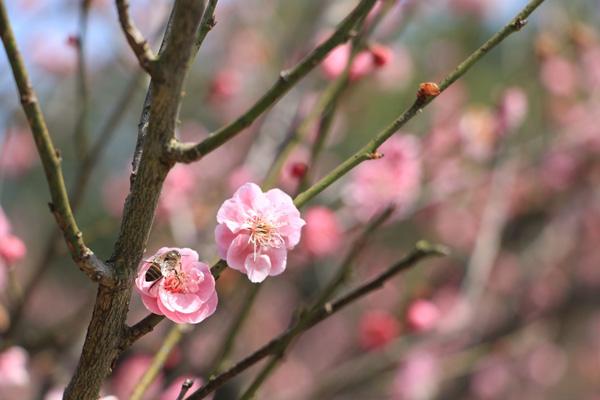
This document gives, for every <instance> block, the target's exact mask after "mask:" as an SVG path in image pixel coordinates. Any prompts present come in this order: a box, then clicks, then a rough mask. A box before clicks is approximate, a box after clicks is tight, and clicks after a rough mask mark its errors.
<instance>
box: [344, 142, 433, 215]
mask: <svg viewBox="0 0 600 400" xmlns="http://www.w3.org/2000/svg"><path fill="white" fill-rule="evenodd" d="M378 152H379V153H382V154H383V157H382V158H380V159H375V160H369V161H365V162H364V163H363V164H361V165H360V166H358V167H357V168H356V169H355V170H354V172H353V173H352V178H351V182H350V183H349V184H348V186H347V188H346V192H345V196H344V199H345V201H346V203H347V204H348V205H349V206H350V207H351V208H352V210H353V212H354V214H355V215H356V217H357V218H358V219H359V220H361V221H368V220H369V219H371V218H372V217H373V216H375V215H376V214H377V213H379V212H382V211H383V210H384V209H385V208H387V207H389V206H390V205H394V206H395V207H396V210H395V215H396V217H401V216H404V215H406V214H407V213H408V212H409V211H410V208H411V207H412V206H413V205H414V203H415V202H416V200H417V199H418V197H419V193H420V189H421V155H420V145H419V141H418V139H417V138H416V137H414V136H412V135H407V134H404V135H396V136H393V137H391V138H390V139H388V141H387V142H385V143H384V144H383V145H381V146H380V147H379V149H378Z"/></svg>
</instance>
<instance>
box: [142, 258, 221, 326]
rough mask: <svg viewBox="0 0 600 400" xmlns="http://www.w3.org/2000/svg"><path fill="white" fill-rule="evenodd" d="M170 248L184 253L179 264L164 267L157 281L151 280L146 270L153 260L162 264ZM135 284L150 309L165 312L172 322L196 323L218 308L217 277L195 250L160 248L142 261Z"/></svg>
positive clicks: (159, 313)
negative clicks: (214, 276)
mask: <svg viewBox="0 0 600 400" xmlns="http://www.w3.org/2000/svg"><path fill="white" fill-rule="evenodd" d="M171 251H176V252H177V253H178V254H179V255H180V256H181V258H180V263H179V266H176V267H175V268H173V267H163V268H161V274H162V275H161V276H160V277H159V278H158V279H157V280H152V279H150V280H149V279H148V277H147V276H146V273H147V272H148V269H150V267H151V266H152V263H153V262H154V263H158V264H160V262H159V261H157V260H160V259H161V257H164V256H165V254H167V253H168V252H171ZM135 286H136V290H137V291H138V293H139V294H140V296H141V298H142V302H143V303H144V305H145V306H146V308H148V310H149V311H150V312H152V313H154V314H158V315H164V316H165V317H167V318H168V319H170V320H171V321H173V322H177V323H188V324H197V323H199V322H202V321H203V320H205V319H206V318H208V317H210V316H211V315H212V314H213V313H214V312H215V309H216V308H217V292H216V291H215V279H214V278H213V276H212V274H211V273H210V268H209V267H208V265H206V264H205V263H203V262H201V261H198V253H196V252H195V251H194V250H192V249H188V248H182V249H177V248H168V247H163V248H161V249H160V250H158V252H157V253H156V254H155V255H154V256H153V257H151V258H150V259H148V260H145V261H144V262H142V264H141V266H140V269H139V271H138V276H137V278H136V280H135Z"/></svg>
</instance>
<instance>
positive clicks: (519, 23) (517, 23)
mask: <svg viewBox="0 0 600 400" xmlns="http://www.w3.org/2000/svg"><path fill="white" fill-rule="evenodd" d="M525 25H527V18H517V19H515V20H514V22H513V23H512V27H513V28H514V29H515V30H516V31H520V30H521V29H523V27H524V26H525Z"/></svg>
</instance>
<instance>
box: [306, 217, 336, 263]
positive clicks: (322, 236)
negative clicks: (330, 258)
mask: <svg viewBox="0 0 600 400" xmlns="http://www.w3.org/2000/svg"><path fill="white" fill-rule="evenodd" d="M341 242H342V227H341V226H340V223H339V221H338V219H337V217H336V215H335V213H334V212H333V211H331V210H330V209H329V208H327V207H323V206H316V207H312V208H310V209H309V210H308V211H307V212H306V228H304V240H303V241H302V243H303V247H304V248H306V250H308V252H309V253H310V254H312V255H315V256H317V257H323V256H327V255H330V254H334V253H335V252H336V251H337V249H338V248H339V246H340V244H341Z"/></svg>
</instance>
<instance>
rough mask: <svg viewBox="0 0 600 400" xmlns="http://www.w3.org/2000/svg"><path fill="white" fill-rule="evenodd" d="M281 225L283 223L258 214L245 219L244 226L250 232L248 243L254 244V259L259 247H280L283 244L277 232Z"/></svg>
mask: <svg viewBox="0 0 600 400" xmlns="http://www.w3.org/2000/svg"><path fill="white" fill-rule="evenodd" d="M282 226H283V224H278V223H275V222H273V221H270V220H269V219H267V218H264V217H262V216H259V215H255V216H253V217H251V218H249V219H248V220H247V221H246V223H245V224H244V227H245V228H246V229H247V230H248V231H249V232H250V239H248V243H252V245H253V246H254V259H255V260H256V256H257V254H258V252H259V251H260V248H261V247H275V248H280V247H281V246H283V245H284V240H283V237H282V236H281V234H280V233H279V228H280V227H282Z"/></svg>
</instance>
